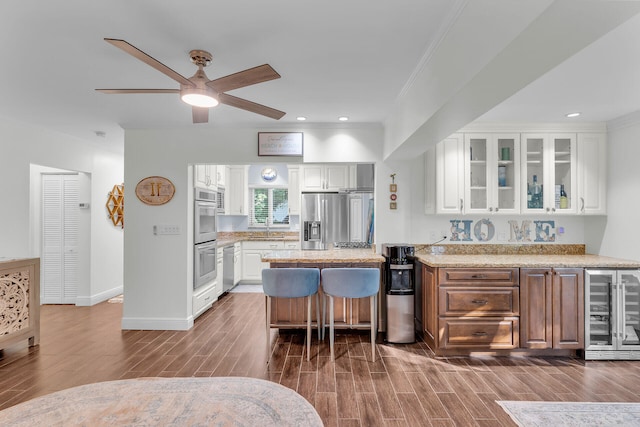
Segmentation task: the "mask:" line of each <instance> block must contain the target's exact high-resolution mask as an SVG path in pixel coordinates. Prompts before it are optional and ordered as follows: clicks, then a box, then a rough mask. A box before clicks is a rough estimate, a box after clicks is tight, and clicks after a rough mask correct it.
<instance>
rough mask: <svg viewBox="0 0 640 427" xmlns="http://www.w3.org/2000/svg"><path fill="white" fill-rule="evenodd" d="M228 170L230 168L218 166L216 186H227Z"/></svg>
mask: <svg viewBox="0 0 640 427" xmlns="http://www.w3.org/2000/svg"><path fill="white" fill-rule="evenodd" d="M228 169H229V166H225V165H217V166H216V184H217V185H218V187H222V188H224V187H225V186H226V182H227V173H228Z"/></svg>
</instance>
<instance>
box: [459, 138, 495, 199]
mask: <svg viewBox="0 0 640 427" xmlns="http://www.w3.org/2000/svg"><path fill="white" fill-rule="evenodd" d="M488 145H489V139H488V137H487V136H478V135H465V154H467V155H468V156H469V157H468V160H467V161H468V163H467V164H468V165H469V167H468V168H465V172H466V173H465V174H466V175H467V176H466V182H465V187H466V189H467V190H466V191H465V196H466V200H465V202H466V203H465V209H466V211H467V212H474V211H475V212H486V211H488V208H489V190H488V185H489V176H488V172H489V168H488V160H489V158H490V157H489V146H488Z"/></svg>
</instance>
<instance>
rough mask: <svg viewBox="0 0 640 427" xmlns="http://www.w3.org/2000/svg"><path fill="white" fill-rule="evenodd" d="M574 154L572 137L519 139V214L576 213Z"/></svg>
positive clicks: (524, 136)
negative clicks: (520, 155) (520, 173)
mask: <svg viewBox="0 0 640 427" xmlns="http://www.w3.org/2000/svg"><path fill="white" fill-rule="evenodd" d="M576 153H577V150H576V136H575V134H524V135H523V136H522V159H521V162H522V175H521V176H522V178H521V179H522V181H521V182H522V187H521V192H522V194H523V197H522V202H521V212H522V213H542V212H546V213H554V214H561V213H565V214H575V213H577V211H578V210H577V204H578V203H577V199H578V197H577V192H576V177H577V172H576ZM524 195H526V196H524Z"/></svg>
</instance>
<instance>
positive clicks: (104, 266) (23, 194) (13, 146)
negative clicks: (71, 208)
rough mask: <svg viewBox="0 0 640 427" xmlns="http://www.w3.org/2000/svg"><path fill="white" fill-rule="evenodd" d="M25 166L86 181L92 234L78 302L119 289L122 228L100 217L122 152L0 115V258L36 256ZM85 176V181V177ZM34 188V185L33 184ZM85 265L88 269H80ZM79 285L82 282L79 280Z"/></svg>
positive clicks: (32, 198) (118, 179)
mask: <svg viewBox="0 0 640 427" xmlns="http://www.w3.org/2000/svg"><path fill="white" fill-rule="evenodd" d="M31 165H40V166H44V167H48V168H55V169H61V170H66V171H75V172H81V173H83V174H84V175H83V178H82V182H83V183H84V185H85V186H86V185H88V184H89V182H90V190H89V191H90V194H91V197H92V200H91V204H92V206H91V209H90V214H89V215H90V223H91V234H92V239H91V243H90V247H89V249H88V251H87V252H88V254H87V255H86V256H88V259H89V261H88V262H89V266H87V265H83V266H82V269H83V271H85V273H83V274H85V275H87V274H90V283H89V284H88V285H87V286H86V287H84V288H83V289H82V295H79V297H80V296H81V298H79V300H78V303H79V304H82V305H86V304H95V303H97V302H99V301H101V300H103V299H106V298H108V297H109V296H112V295H114V294H116V293H118V292H120V291H121V290H122V273H123V269H122V265H123V263H122V254H123V250H122V248H123V236H122V234H123V233H122V231H121V230H119V229H114V227H113V226H112V225H111V222H110V221H109V220H107V218H106V210H105V208H104V206H105V203H106V193H107V192H108V191H109V190H110V189H111V187H112V186H113V185H114V184H117V183H122V178H123V172H124V169H123V156H122V154H118V153H116V152H112V151H109V150H107V149H102V148H100V147H99V146H97V144H95V143H93V142H89V141H81V140H78V139H75V138H73V137H70V136H67V135H63V134H60V133H55V132H51V131H47V130H43V129H40V128H36V127H31V126H27V125H24V124H20V123H16V122H12V121H8V120H5V119H0V194H1V195H2V202H1V203H2V208H1V211H2V213H1V221H0V237H1V238H0V257H15V258H24V257H39V256H40V245H39V241H40V240H39V235H38V233H39V231H38V230H37V229H36V228H34V226H33V221H34V218H35V217H36V216H37V217H39V202H38V198H39V195H36V194H31V188H32V181H33V179H39V173H38V174H36V177H37V178H33V179H32V176H31ZM89 176H90V181H89ZM37 186H38V187H39V184H38V185H37ZM89 269H90V273H86V272H87V271H88V270H89ZM83 286H84V285H83Z"/></svg>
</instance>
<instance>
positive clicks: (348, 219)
mask: <svg viewBox="0 0 640 427" xmlns="http://www.w3.org/2000/svg"><path fill="white" fill-rule="evenodd" d="M372 223H373V193H302V198H301V206H300V224H301V227H302V232H301V233H300V241H301V245H300V247H301V248H302V249H303V250H304V249H315V250H324V249H331V248H333V247H334V245H335V244H336V243H345V242H355V241H357V242H367V241H368V242H371V239H372V234H373V227H372Z"/></svg>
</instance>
